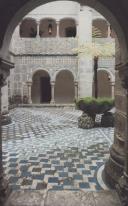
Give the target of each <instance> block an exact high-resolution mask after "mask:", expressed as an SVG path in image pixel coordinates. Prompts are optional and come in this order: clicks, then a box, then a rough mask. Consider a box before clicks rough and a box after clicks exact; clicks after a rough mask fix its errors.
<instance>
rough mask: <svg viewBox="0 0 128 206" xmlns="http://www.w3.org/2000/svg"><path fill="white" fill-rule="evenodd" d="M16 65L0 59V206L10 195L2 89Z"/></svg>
mask: <svg viewBox="0 0 128 206" xmlns="http://www.w3.org/2000/svg"><path fill="white" fill-rule="evenodd" d="M13 67H14V65H13V64H12V63H11V62H9V61H6V60H3V59H1V58H0V205H1V206H3V205H4V202H5V198H6V197H7V196H8V195H9V189H8V182H7V181H6V179H5V178H4V175H3V165H2V128H1V123H2V111H1V95H2V93H1V89H2V87H3V86H5V85H6V79H7V77H8V75H9V71H10V69H11V68H13Z"/></svg>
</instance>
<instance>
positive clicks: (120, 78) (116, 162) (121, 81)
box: [104, 64, 128, 206]
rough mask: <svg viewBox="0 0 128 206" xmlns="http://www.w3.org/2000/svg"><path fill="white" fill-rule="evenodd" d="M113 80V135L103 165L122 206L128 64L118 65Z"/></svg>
mask: <svg viewBox="0 0 128 206" xmlns="http://www.w3.org/2000/svg"><path fill="white" fill-rule="evenodd" d="M116 69H117V70H116V80H115V103H116V115H115V137H114V143H113V145H112V147H111V148H110V158H109V160H108V162H107V163H106V165H105V169H104V174H105V178H106V181H107V182H108V183H109V184H110V185H111V186H113V187H115V186H116V185H117V184H118V182H119V184H118V186H117V189H118V192H119V194H120V197H121V200H122V202H123V206H127V204H128V64H125V65H122V64H120V65H118V66H117V68H116Z"/></svg>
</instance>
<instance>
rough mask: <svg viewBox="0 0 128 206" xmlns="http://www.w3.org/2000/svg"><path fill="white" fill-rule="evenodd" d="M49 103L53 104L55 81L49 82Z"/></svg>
mask: <svg viewBox="0 0 128 206" xmlns="http://www.w3.org/2000/svg"><path fill="white" fill-rule="evenodd" d="M51 104H55V82H54V81H52V82H51Z"/></svg>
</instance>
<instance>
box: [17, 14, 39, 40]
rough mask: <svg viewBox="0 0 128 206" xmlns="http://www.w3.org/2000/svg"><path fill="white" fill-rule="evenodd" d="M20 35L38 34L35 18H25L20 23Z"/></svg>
mask: <svg viewBox="0 0 128 206" xmlns="http://www.w3.org/2000/svg"><path fill="white" fill-rule="evenodd" d="M19 33H20V37H21V38H27V37H28V38H35V37H36V35H37V23H36V20H35V19H33V18H25V19H23V21H22V22H21V23H20V30H19Z"/></svg>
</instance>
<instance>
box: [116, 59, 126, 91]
mask: <svg viewBox="0 0 128 206" xmlns="http://www.w3.org/2000/svg"><path fill="white" fill-rule="evenodd" d="M118 70H119V77H120V79H121V82H122V86H123V88H124V89H128V63H126V64H120V65H118Z"/></svg>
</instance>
